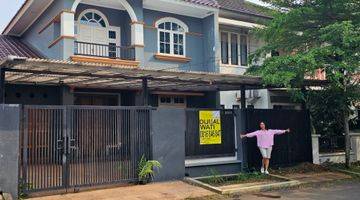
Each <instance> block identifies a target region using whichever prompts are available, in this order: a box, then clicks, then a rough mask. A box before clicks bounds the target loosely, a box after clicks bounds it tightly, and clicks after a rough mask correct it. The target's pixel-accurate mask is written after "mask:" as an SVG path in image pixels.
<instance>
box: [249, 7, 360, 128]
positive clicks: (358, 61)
mask: <svg viewBox="0 0 360 200" xmlns="http://www.w3.org/2000/svg"><path fill="white" fill-rule="evenodd" d="M264 2H267V3H270V4H272V5H273V7H274V8H278V9H279V10H281V12H277V13H275V14H274V19H273V20H271V21H269V22H268V24H267V25H266V27H264V28H260V29H257V30H255V34H257V36H258V37H260V38H262V39H263V40H264V42H265V46H264V47H262V48H260V49H259V50H258V51H256V52H255V53H254V54H253V55H252V57H251V59H250V61H251V63H254V64H253V65H252V66H251V68H250V70H249V73H251V74H256V75H260V76H262V77H263V79H264V81H265V83H266V84H271V85H277V86H284V87H287V88H289V89H290V88H301V87H302V86H303V85H304V81H305V79H308V78H310V77H314V75H315V73H316V72H317V70H318V69H321V70H323V71H324V72H325V73H326V79H327V81H328V84H327V85H326V86H324V87H323V88H321V89H322V90H321V91H311V92H306V93H299V92H298V91H300V90H294V91H296V92H294V93H297V95H296V96H297V97H300V99H301V100H303V101H305V102H306V103H307V105H308V106H311V105H310V104H309V103H311V102H314V99H317V100H321V95H323V96H325V95H324V94H329V93H331V95H327V96H328V97H330V98H332V99H327V100H331V102H333V103H331V104H330V105H327V104H326V101H325V100H326V99H324V102H323V103H324V105H320V104H319V105H318V106H323V109H326V106H335V107H336V108H337V109H338V111H337V112H338V113H337V114H339V115H340V116H337V117H338V118H342V120H341V119H339V120H340V121H339V123H341V124H343V125H344V132H345V133H347V134H348V121H349V116H350V112H351V108H352V106H353V105H354V104H355V103H356V102H357V101H358V100H359V98H360V90H359V84H360V83H359V81H360V76H359V71H360V70H359V69H360V68H359V66H360V0H264ZM274 51H277V52H280V55H279V56H274V57H270V56H268V55H269V54H270V53H271V52H274ZM260 61H261V62H260ZM308 89H311V88H308ZM312 89H314V88H312ZM316 89H319V88H316ZM314 95H318V96H317V97H315V96H314ZM328 102H330V101H328ZM334 104H335V105H334ZM332 114H335V113H332ZM337 114H336V115H337Z"/></svg>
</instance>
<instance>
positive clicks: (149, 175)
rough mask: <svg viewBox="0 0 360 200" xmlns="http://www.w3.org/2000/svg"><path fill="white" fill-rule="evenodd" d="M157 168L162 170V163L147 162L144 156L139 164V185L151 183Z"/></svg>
mask: <svg viewBox="0 0 360 200" xmlns="http://www.w3.org/2000/svg"><path fill="white" fill-rule="evenodd" d="M155 168H157V169H159V168H161V164H160V162H159V161H156V160H147V159H146V157H145V156H144V155H143V156H142V157H141V159H140V162H139V164H138V181H139V184H147V183H149V182H150V181H151V180H152V179H153V178H154V174H155V171H154V169H155Z"/></svg>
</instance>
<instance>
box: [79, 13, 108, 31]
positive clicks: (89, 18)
mask: <svg viewBox="0 0 360 200" xmlns="http://www.w3.org/2000/svg"><path fill="white" fill-rule="evenodd" d="M105 20H106V19H105V17H104V16H103V14H102V13H100V12H98V11H96V10H92V9H89V10H87V12H84V13H82V14H81V15H80V23H81V24H86V25H90V26H97V27H104V28H105V27H106V26H107V25H106V21H105Z"/></svg>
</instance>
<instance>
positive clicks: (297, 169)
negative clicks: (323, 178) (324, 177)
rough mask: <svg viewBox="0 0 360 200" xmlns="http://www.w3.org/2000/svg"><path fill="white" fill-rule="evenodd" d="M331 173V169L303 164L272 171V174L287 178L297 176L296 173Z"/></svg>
mask: <svg viewBox="0 0 360 200" xmlns="http://www.w3.org/2000/svg"><path fill="white" fill-rule="evenodd" d="M329 171H330V169H329V168H327V167H325V166H321V165H315V164H312V163H301V164H298V165H295V166H293V167H285V168H281V167H279V168H278V169H275V170H271V171H270V172H271V173H273V174H278V175H282V176H285V175H288V174H295V173H296V174H299V173H301V174H305V173H321V172H329Z"/></svg>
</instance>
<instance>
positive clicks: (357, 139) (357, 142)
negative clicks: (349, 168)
mask: <svg viewBox="0 0 360 200" xmlns="http://www.w3.org/2000/svg"><path fill="white" fill-rule="evenodd" d="M350 138H351V148H352V151H353V152H354V161H355V162H356V161H360V133H350Z"/></svg>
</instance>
